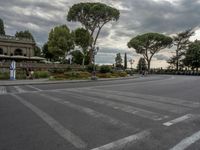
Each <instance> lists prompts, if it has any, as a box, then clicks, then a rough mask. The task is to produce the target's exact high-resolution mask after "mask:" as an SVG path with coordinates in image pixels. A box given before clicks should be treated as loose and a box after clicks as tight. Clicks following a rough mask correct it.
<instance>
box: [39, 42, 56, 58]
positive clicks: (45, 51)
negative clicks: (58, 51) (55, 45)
mask: <svg viewBox="0 0 200 150" xmlns="http://www.w3.org/2000/svg"><path fill="white" fill-rule="evenodd" d="M42 56H43V57H44V58H46V59H47V60H50V61H52V60H53V58H54V55H53V54H52V53H51V52H50V51H49V48H48V43H45V44H44V45H43V47H42Z"/></svg>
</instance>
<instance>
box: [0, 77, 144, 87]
mask: <svg viewBox="0 0 200 150" xmlns="http://www.w3.org/2000/svg"><path fill="white" fill-rule="evenodd" d="M138 77H140V75H134V76H129V77H121V78H101V79H98V80H96V81H94V80H90V79H88V80H57V81H51V80H49V79H33V80H14V81H11V80H0V86H12V85H33V84H58V83H77V82H99V81H111V80H125V79H134V78H138Z"/></svg>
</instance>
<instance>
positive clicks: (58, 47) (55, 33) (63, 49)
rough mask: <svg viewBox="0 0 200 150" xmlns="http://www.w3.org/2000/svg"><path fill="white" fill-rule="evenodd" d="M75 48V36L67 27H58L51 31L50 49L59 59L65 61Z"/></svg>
mask: <svg viewBox="0 0 200 150" xmlns="http://www.w3.org/2000/svg"><path fill="white" fill-rule="evenodd" d="M73 48H74V41H73V36H72V34H71V33H70V30H69V28H68V27H67V26H66V25H61V26H57V27H55V28H53V29H52V30H51V31H50V33H49V39H48V49H49V51H50V52H51V53H52V54H53V55H55V57H57V59H61V60H64V59H65V57H66V55H67V54H68V52H69V51H70V50H71V49H73ZM55 57H54V58H55Z"/></svg>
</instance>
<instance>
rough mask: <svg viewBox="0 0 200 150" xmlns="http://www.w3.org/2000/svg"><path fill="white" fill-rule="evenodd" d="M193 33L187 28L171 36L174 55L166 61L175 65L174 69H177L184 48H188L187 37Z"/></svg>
mask: <svg viewBox="0 0 200 150" xmlns="http://www.w3.org/2000/svg"><path fill="white" fill-rule="evenodd" d="M193 34H194V31H193V30H192V29H188V30H186V31H183V32H180V33H177V34H176V36H174V37H173V44H174V46H176V55H174V56H172V57H171V59H170V60H169V61H168V63H170V64H172V65H174V66H176V70H179V67H180V66H181V65H182V64H181V58H182V56H184V54H185V51H186V49H187V48H188V46H189V44H190V43H191V42H190V41H189V38H190V37H191V36H192V35H193Z"/></svg>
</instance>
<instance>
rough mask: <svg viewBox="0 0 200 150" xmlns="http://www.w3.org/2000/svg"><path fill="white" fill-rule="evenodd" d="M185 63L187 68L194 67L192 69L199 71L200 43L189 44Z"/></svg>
mask: <svg viewBox="0 0 200 150" xmlns="http://www.w3.org/2000/svg"><path fill="white" fill-rule="evenodd" d="M183 62H184V64H185V65H186V66H188V67H192V69H195V68H196V70H197V71H198V68H199V67H200V41H197V40H196V41H195V42H194V43H191V44H189V46H188V49H187V50H186V54H185V59H184V60H183Z"/></svg>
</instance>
